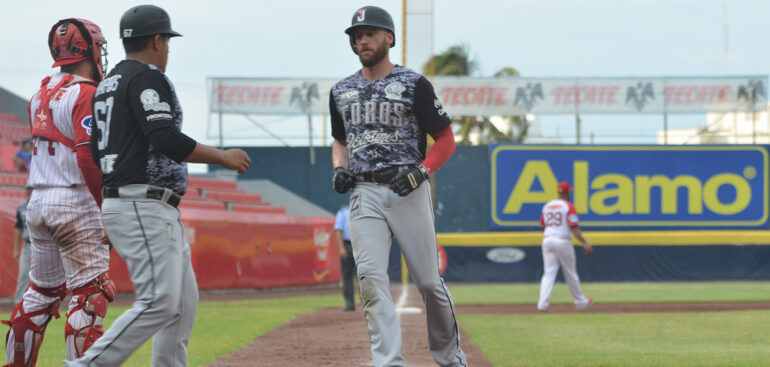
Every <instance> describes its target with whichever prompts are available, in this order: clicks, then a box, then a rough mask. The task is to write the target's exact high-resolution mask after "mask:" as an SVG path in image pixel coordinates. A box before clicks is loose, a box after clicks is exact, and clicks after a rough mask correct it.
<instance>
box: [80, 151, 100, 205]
mask: <svg viewBox="0 0 770 367" xmlns="http://www.w3.org/2000/svg"><path fill="white" fill-rule="evenodd" d="M75 149H76V153H75V154H77V157H78V167H80V173H82V174H83V179H84V180H85V181H86V186H88V191H90V192H91V195H92V196H93V197H94V200H96V206H98V207H99V208H101V207H102V171H101V170H100V169H99V167H97V166H96V163H95V162H94V159H93V158H92V157H91V148H90V147H89V146H88V144H81V145H78V146H77V147H76V148H75Z"/></svg>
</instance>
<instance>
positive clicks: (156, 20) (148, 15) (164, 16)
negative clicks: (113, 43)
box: [120, 5, 181, 38]
mask: <svg viewBox="0 0 770 367" xmlns="http://www.w3.org/2000/svg"><path fill="white" fill-rule="evenodd" d="M155 34H167V35H169V36H171V37H179V36H181V34H179V33H177V32H175V31H173V30H172V29H171V19H170V18H169V17H168V13H166V11H165V10H163V9H161V8H159V7H157V6H155V5H139V6H135V7H133V8H131V9H128V10H126V12H125V13H123V16H122V17H121V18H120V38H137V37H142V36H152V35H155Z"/></svg>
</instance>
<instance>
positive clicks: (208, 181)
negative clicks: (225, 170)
mask: <svg viewBox="0 0 770 367" xmlns="http://www.w3.org/2000/svg"><path fill="white" fill-rule="evenodd" d="M187 185H188V186H190V187H195V188H199V189H213V190H223V191H234V190H238V184H237V183H235V181H225V180H218V179H216V178H209V177H195V176H190V177H189V178H188V180H187Z"/></svg>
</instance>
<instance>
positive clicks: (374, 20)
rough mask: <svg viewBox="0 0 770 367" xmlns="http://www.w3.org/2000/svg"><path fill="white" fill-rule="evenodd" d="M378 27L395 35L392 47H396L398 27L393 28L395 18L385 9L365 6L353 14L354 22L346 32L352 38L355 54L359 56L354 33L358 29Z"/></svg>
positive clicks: (351, 45) (351, 43)
mask: <svg viewBox="0 0 770 367" xmlns="http://www.w3.org/2000/svg"><path fill="white" fill-rule="evenodd" d="M364 26H366V27H377V28H382V29H384V30H387V31H389V32H390V33H392V34H393V42H392V43H391V44H390V47H393V46H395V45H396V27H395V26H393V18H392V17H391V16H390V14H388V12H387V11H385V9H383V8H380V7H376V6H364V7H362V8H360V9H358V10H356V12H355V13H354V14H353V20H352V21H351V25H350V27H348V28H347V29H346V30H345V33H347V34H348V36H350V47H352V48H353V53H355V54H356V55H358V51H356V40H355V38H354V37H353V31H354V30H355V29H356V27H364Z"/></svg>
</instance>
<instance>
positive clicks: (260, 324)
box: [0, 296, 342, 367]
mask: <svg viewBox="0 0 770 367" xmlns="http://www.w3.org/2000/svg"><path fill="white" fill-rule="evenodd" d="M341 305H342V297H340V296H318V297H292V298H282V299H268V300H256V301H230V302H201V303H200V305H199V306H198V313H197V317H196V319H195V326H194V328H193V333H192V336H191V337H190V344H189V346H188V347H189V354H188V365H189V366H203V365H206V364H208V363H210V362H212V361H214V359H216V358H217V357H220V356H223V355H225V354H227V353H229V352H232V351H234V350H236V349H238V348H240V347H241V346H243V345H245V344H248V343H249V342H251V341H253V340H254V339H256V338H258V337H260V336H262V335H264V334H265V333H267V332H268V331H270V330H272V329H273V328H275V327H276V326H278V325H281V324H282V323H284V322H286V321H288V320H289V319H291V318H292V317H293V316H294V315H296V314H299V313H307V312H314V311H317V310H320V309H322V308H328V307H341ZM127 308H128V307H110V309H109V311H108V314H107V318H106V319H105V325H106V326H107V327H109V325H110V324H112V322H113V321H114V320H115V318H117V317H118V316H120V314H121V313H123V311H125V310H126V309H127ZM62 316H64V314H63V313H62ZM8 317H9V315H8V314H7V313H4V314H0V319H2V320H7V319H8ZM3 326H4V327H5V325H3ZM2 330H3V333H5V332H6V331H7V328H3V329H2ZM0 344H2V343H0ZM1 349H2V357H1V358H0V360H1V361H3V362H0V363H4V361H5V344H2V348H1ZM150 353H151V343H150V342H147V343H145V344H144V345H143V346H142V347H141V348H139V350H138V351H137V352H136V353H134V355H133V356H131V358H129V359H128V361H126V363H125V364H124V365H123V366H125V367H146V366H149V365H150V358H151V354H150ZM65 357H66V352H65V350H64V318H63V317H62V318H61V319H59V320H53V321H52V322H51V323H50V324H49V326H48V330H47V331H46V336H45V340H44V341H43V346H42V347H41V350H40V356H39V358H38V363H37V365H38V367H49V366H50V367H54V366H55V367H61V365H62V360H64V358H65Z"/></svg>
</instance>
